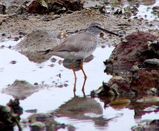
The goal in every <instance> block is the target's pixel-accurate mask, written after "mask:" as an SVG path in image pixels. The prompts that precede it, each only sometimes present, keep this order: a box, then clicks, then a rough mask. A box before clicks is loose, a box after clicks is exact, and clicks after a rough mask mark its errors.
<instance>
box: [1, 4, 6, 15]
mask: <svg viewBox="0 0 159 131" xmlns="http://www.w3.org/2000/svg"><path fill="white" fill-rule="evenodd" d="M5 13H6V6H5V5H4V4H1V3H0V14H5Z"/></svg>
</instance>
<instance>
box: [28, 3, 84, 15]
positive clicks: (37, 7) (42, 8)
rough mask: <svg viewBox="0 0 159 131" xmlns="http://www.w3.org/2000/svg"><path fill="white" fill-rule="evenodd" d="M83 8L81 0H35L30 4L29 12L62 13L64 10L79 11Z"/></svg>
mask: <svg viewBox="0 0 159 131" xmlns="http://www.w3.org/2000/svg"><path fill="white" fill-rule="evenodd" d="M81 9H83V3H82V2H81V0H62V1H61V0H49V1H45V0H43V2H42V1H36V0H34V1H33V2H32V3H31V4H30V5H29V6H28V12H29V13H39V14H43V13H49V12H54V13H55V14H61V13H64V12H66V13H67V12H70V11H77V10H81Z"/></svg>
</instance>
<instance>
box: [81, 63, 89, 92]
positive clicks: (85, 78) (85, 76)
mask: <svg viewBox="0 0 159 131" xmlns="http://www.w3.org/2000/svg"><path fill="white" fill-rule="evenodd" d="M80 69H81V70H82V72H83V74H84V82H83V86H82V91H83V93H84V94H85V92H84V87H85V84H86V80H87V75H86V73H85V71H84V69H83V63H81V64H80Z"/></svg>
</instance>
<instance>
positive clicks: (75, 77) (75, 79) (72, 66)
mask: <svg viewBox="0 0 159 131" xmlns="http://www.w3.org/2000/svg"><path fill="white" fill-rule="evenodd" d="M71 68H72V71H73V74H74V88H73V92H74V93H75V92H76V82H77V76H76V72H75V69H74V65H73V64H72V65H71Z"/></svg>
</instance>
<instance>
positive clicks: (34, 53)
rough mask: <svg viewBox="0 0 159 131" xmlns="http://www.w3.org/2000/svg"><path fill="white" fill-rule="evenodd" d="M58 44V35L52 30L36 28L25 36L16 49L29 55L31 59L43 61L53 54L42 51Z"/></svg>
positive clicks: (38, 61)
mask: <svg viewBox="0 0 159 131" xmlns="http://www.w3.org/2000/svg"><path fill="white" fill-rule="evenodd" d="M57 45H58V39H57V35H56V33H54V32H51V31H43V30H35V31H33V32H31V33H30V34H28V35H27V36H25V38H24V39H23V40H22V41H21V42H20V43H18V44H17V45H16V46H15V47H14V49H15V50H18V51H19V52H20V53H22V54H24V55H25V56H27V57H28V59H29V60H31V61H34V62H37V63H41V62H44V61H46V60H48V59H49V58H50V57H51V56H52V55H51V53H49V54H44V53H41V52H42V51H45V50H49V49H52V48H54V47H55V46H57Z"/></svg>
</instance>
